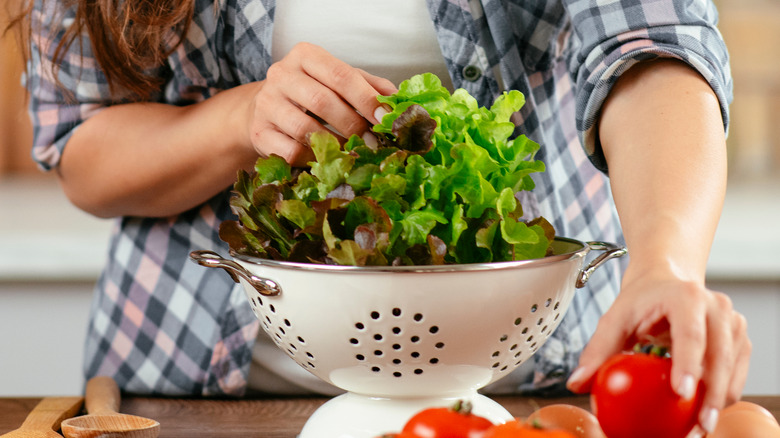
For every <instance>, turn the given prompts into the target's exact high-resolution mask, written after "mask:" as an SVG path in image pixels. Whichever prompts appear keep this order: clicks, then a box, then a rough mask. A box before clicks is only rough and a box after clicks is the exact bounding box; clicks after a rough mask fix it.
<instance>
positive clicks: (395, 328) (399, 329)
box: [393, 327, 401, 335]
mask: <svg viewBox="0 0 780 438" xmlns="http://www.w3.org/2000/svg"><path fill="white" fill-rule="evenodd" d="M393 334H394V335H400V334H401V327H393Z"/></svg>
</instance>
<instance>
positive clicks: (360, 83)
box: [291, 43, 380, 135]
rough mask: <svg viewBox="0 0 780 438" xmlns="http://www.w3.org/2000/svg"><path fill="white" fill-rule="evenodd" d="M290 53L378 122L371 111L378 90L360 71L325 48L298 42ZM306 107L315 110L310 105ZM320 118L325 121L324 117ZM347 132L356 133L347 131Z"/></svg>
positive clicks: (319, 78) (313, 74)
mask: <svg viewBox="0 0 780 438" xmlns="http://www.w3.org/2000/svg"><path fill="white" fill-rule="evenodd" d="M291 56H293V59H296V60H298V61H299V62H300V65H301V66H302V68H303V71H304V72H306V73H307V74H308V75H309V76H311V77H312V78H314V79H316V80H317V81H319V82H320V83H321V84H323V85H325V86H326V87H327V88H329V89H331V90H334V91H335V92H336V93H337V94H338V95H339V96H340V97H341V99H343V100H344V101H345V102H347V103H348V104H349V105H350V106H351V107H353V108H354V109H356V110H357V112H358V113H360V114H361V115H362V116H363V117H365V118H366V119H368V120H369V121H370V122H371V123H372V124H375V123H378V122H379V121H378V120H374V116H373V114H374V111H375V110H376V109H377V107H378V106H379V102H377V100H376V96H377V95H379V94H380V93H379V90H377V89H375V88H374V87H373V86H372V85H371V83H369V82H368V81H367V80H366V77H365V76H364V74H363V73H361V71H360V70H358V69H356V68H354V67H351V66H350V65H349V64H347V63H345V62H342V61H340V60H338V59H336V58H334V57H333V56H331V55H330V54H329V53H328V52H326V51H325V50H324V49H322V48H320V47H318V46H315V45H312V44H306V43H302V44H298V45H297V46H296V47H295V48H294V49H293V52H291ZM307 109H309V110H311V111H314V109H313V108H307ZM315 112H316V111H315ZM323 118H324V119H325V120H328V118H327V117H323ZM328 123H331V124H333V121H331V120H328ZM334 126H335V125H334ZM349 134H350V135H351V134H359V133H358V132H350V133H349Z"/></svg>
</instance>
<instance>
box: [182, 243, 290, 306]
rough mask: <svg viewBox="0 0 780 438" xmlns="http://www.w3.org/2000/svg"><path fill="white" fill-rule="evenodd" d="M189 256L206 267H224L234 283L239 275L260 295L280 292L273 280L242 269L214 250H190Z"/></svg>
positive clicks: (274, 294)
mask: <svg viewBox="0 0 780 438" xmlns="http://www.w3.org/2000/svg"><path fill="white" fill-rule="evenodd" d="M190 258H191V259H192V260H193V261H194V262H195V263H197V264H199V265H201V266H205V267H207V268H222V269H224V270H225V271H226V272H227V273H228V274H229V275H230V278H232V279H233V281H235V282H236V283H238V281H239V280H238V279H239V277H240V278H243V279H244V280H246V281H247V283H249V284H250V285H252V287H254V288H255V289H256V290H257V292H258V293H259V294H261V295H264V296H267V297H273V296H276V295H279V294H281V293H282V288H281V287H280V286H279V284H278V283H276V282H275V281H273V280H269V279H267V278H262V277H258V276H257V275H254V274H252V273H251V272H249V271H247V270H246V269H244V267H243V266H241V265H239V264H238V263H236V262H234V261H232V260H228V259H226V258H224V257H222V256H221V255H219V254H217V253H215V252H214V251H208V250H200V251H192V252H191V253H190Z"/></svg>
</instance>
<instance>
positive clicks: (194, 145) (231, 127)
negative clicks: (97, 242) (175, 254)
mask: <svg viewBox="0 0 780 438" xmlns="http://www.w3.org/2000/svg"><path fill="white" fill-rule="evenodd" d="M258 86H259V85H258V84H249V85H246V86H243V87H238V88H234V89H231V90H228V91H224V92H222V93H219V94H217V95H216V96H214V97H212V98H210V99H207V100H206V101H203V102H201V103H198V104H194V105H190V106H185V107H177V106H172V105H165V104H158V103H132V104H124V105H116V106H113V107H109V108H106V109H105V110H103V111H101V112H100V113H98V114H97V115H95V116H93V117H91V118H90V119H88V120H87V121H86V122H84V123H83V124H82V125H81V126H79V127H78V128H77V129H76V131H75V132H74V133H73V136H72V137H71V139H70V140H69V141H68V144H67V146H66V148H65V151H64V153H63V157H62V161H61V163H60V166H59V168H58V174H59V177H60V182H61V184H62V186H63V189H64V191H65V193H66V194H67V196H68V197H69V198H70V200H71V202H73V203H74V204H75V205H76V206H78V207H79V208H81V209H83V210H85V211H87V212H89V213H91V214H94V215H96V216H99V217H113V216H153V217H161V216H168V215H173V214H177V213H181V212H183V211H186V210H187V209H190V208H193V207H195V206H197V205H199V204H201V203H202V202H204V201H206V200H208V199H209V198H211V197H212V196H214V195H215V194H216V193H218V192H219V191H221V190H224V189H225V188H227V187H229V186H230V185H231V184H232V183H233V181H234V180H235V177H236V171H237V170H238V169H240V168H250V167H251V166H252V164H253V163H254V160H255V159H256V158H257V153H256V152H255V150H254V149H253V148H252V145H251V142H250V141H249V140H248V138H249V134H248V132H245V131H246V130H247V128H246V126H247V125H248V123H247V121H246V119H247V114H248V113H249V110H248V108H247V105H248V104H249V103H248V102H251V99H247V96H248V95H251V94H253V93H254V92H255V89H256V88H257V87H258Z"/></svg>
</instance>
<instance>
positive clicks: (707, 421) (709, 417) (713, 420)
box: [699, 408, 718, 433]
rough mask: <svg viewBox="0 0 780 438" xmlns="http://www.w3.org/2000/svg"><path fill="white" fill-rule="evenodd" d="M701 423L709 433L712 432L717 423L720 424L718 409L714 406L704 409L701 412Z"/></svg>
mask: <svg viewBox="0 0 780 438" xmlns="http://www.w3.org/2000/svg"><path fill="white" fill-rule="evenodd" d="M699 423H700V424H701V427H702V428H703V429H704V430H705V431H706V432H707V433H712V431H713V430H715V425H716V424H718V410H717V409H714V408H708V409H704V410H702V411H701V414H699Z"/></svg>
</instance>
